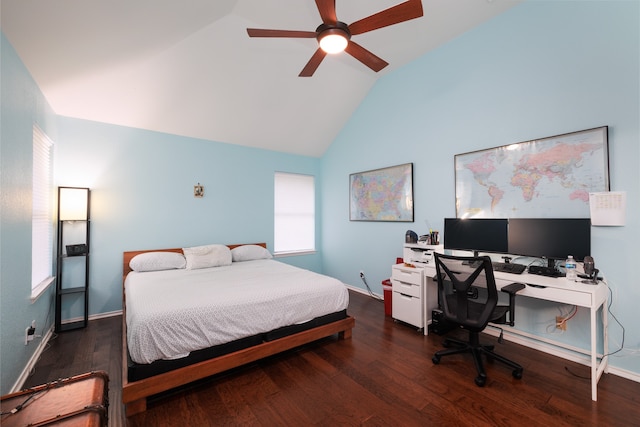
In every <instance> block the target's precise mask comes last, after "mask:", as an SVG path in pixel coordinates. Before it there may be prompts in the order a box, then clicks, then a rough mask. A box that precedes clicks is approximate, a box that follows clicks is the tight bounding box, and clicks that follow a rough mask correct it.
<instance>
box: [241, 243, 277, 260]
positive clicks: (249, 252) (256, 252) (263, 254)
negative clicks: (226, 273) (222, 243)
mask: <svg viewBox="0 0 640 427" xmlns="http://www.w3.org/2000/svg"><path fill="white" fill-rule="evenodd" d="M231 256H232V258H233V262H240V261H252V260H254V259H270V258H273V256H272V255H271V252H269V251H268V250H267V249H265V248H263V247H262V246H258V245H242V246H237V247H235V248H233V249H231Z"/></svg>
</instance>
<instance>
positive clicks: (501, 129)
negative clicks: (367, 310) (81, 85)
mask: <svg viewBox="0 0 640 427" xmlns="http://www.w3.org/2000/svg"><path fill="white" fill-rule="evenodd" d="M639 23H640V15H639V3H638V2H635V1H633V2H632V1H626V2H615V1H607V2H584V1H583V2H557V1H554V2H548V1H533V2H527V3H525V4H522V5H519V6H516V7H515V8H513V9H511V10H509V11H508V12H506V13H505V14H503V15H501V16H498V17H497V18H495V19H493V20H491V21H490V22H488V23H486V24H485V25H482V26H481V27H479V28H477V29H474V30H472V31H470V32H468V33H466V34H464V35H462V36H461V37H459V38H457V39H455V40H453V41H452V42H450V43H448V44H447V45H445V46H443V47H441V48H440V49H438V50H436V51H434V52H431V53H429V54H427V55H424V56H423V57H422V58H420V59H418V60H417V61H415V62H414V63H412V64H410V65H408V66H406V67H404V68H402V69H400V70H398V71H396V72H395V73H392V74H390V75H388V76H386V77H384V78H383V79H381V80H380V81H379V82H378V83H377V84H376V86H375V87H374V88H373V89H372V90H371V91H370V93H369V94H368V96H367V98H366V99H365V101H364V102H363V103H362V104H361V106H360V107H359V109H358V110H357V111H356V113H355V114H354V115H353V116H352V117H351V119H350V121H349V122H348V123H347V125H346V126H345V127H344V129H343V130H342V132H341V133H340V135H339V136H338V137H337V139H336V140H335V141H334V143H333V145H332V146H331V148H330V149H329V151H328V152H327V153H326V154H325V156H324V157H323V162H322V177H323V194H322V200H323V210H322V220H323V227H322V231H323V239H324V245H323V251H322V252H323V263H324V272H325V273H326V274H329V275H333V276H336V277H338V278H340V279H342V280H343V281H344V282H346V283H349V284H352V285H355V286H359V287H364V286H363V285H362V283H361V282H360V279H359V276H358V273H359V271H360V270H361V269H362V270H364V271H365V275H366V277H367V279H368V282H369V285H370V286H372V288H373V289H374V290H375V291H377V292H379V293H381V292H382V289H381V284H380V282H381V281H382V280H383V279H386V278H388V277H389V275H390V268H391V264H392V263H393V262H395V259H396V257H398V256H402V243H403V239H404V233H405V231H406V230H407V229H413V230H415V231H416V232H418V233H419V234H423V233H425V232H426V231H427V229H428V228H429V226H428V225H427V224H429V225H430V226H431V227H433V228H434V229H439V230H442V227H443V218H445V217H452V216H455V214H456V212H455V206H454V194H455V190H454V169H453V157H454V155H455V154H458V153H464V152H469V151H473V150H479V149H485V148H490V147H495V146H499V145H504V144H509V143H515V142H521V141H527V140H531V139H535V138H541V137H546V136H552V135H557V134H561V133H566V132H572V131H578V130H582V129H588V128H593V127H598V126H603V125H608V126H609V142H610V164H611V188H612V190H626V191H627V192H628V208H627V225H626V226H625V227H614V228H603V227H594V228H592V248H593V251H592V252H593V253H592V254H593V256H594V258H595V260H596V264H597V267H598V268H600V269H601V270H602V272H603V273H604V274H605V275H606V277H607V278H608V280H609V284H610V286H611V289H612V292H613V304H612V306H611V310H612V312H613V313H614V314H615V316H616V317H617V318H618V319H619V320H620V322H621V323H622V324H623V325H624V327H625V328H626V336H625V346H626V347H627V348H632V349H636V350H637V349H638V348H639V347H640V326H639V324H638V316H637V305H638V301H640V282H639V281H638V279H637V277H638V269H637V260H638V259H639V258H640V257H639V255H640V253H639V250H638V241H640V218H639V216H638V214H637V213H638V210H639V207H640V206H639V199H640V174H639V172H638V170H639V168H638V164H639V162H638V161H639V160H640V149H639V145H640V144H639V140H640V135H639V114H640V110H639V104H640V98H639V89H640V86H639V76H640V74H639V73H640V67H639V48H640V45H639V35H640V34H639V27H640V25H639ZM406 162H413V163H414V192H415V223H365V222H349V220H348V198H349V188H348V182H349V181H348V176H349V174H350V173H353V172H359V171H364V170H370V169H375V168H380V167H385V166H392V165H395V164H400V163H406ZM520 300H521V301H520V303H519V305H520V306H521V307H520V308H519V310H518V311H519V313H518V317H519V320H518V327H519V328H521V329H524V330H526V331H528V332H533V333H535V334H538V335H541V336H544V337H549V338H553V339H555V338H557V339H560V340H562V341H565V342H567V343H570V344H573V345H577V346H579V347H582V348H588V345H589V326H588V313H586V311H585V310H581V311H580V312H579V314H578V316H577V317H576V318H575V319H574V320H572V321H571V322H570V323H569V328H568V331H567V332H566V333H565V334H564V335H562V336H558V335H557V334H555V328H554V327H553V325H555V323H554V321H555V316H556V315H558V314H559V312H558V308H557V306H556V305H555V304H551V303H548V304H547V303H541V302H537V301H532V300H527V299H526V298H525V299H522V298H521V299H520ZM565 312H566V310H565ZM610 323H611V327H610V334H611V347H612V349H614V350H615V349H617V348H618V346H619V344H620V343H621V342H622V329H621V327H620V326H619V325H617V324H616V323H615V322H614V321H613V319H612V320H610ZM550 324H551V325H552V327H551V331H552V332H554V333H547V332H546V331H547V328H548V327H549V325H550ZM619 356H621V357H619ZM611 363H612V365H615V366H617V367H621V368H623V369H626V370H629V371H631V372H635V373H636V374H640V360H639V358H638V357H637V356H632V354H631V353H630V352H628V351H626V352H621V353H619V354H617V355H616V356H615V357H613V358H612V361H611Z"/></svg>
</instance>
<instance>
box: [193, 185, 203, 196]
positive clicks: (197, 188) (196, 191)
mask: <svg viewBox="0 0 640 427" xmlns="http://www.w3.org/2000/svg"><path fill="white" fill-rule="evenodd" d="M193 197H199V198H201V197H204V186H202V185H200V183H198V185H194V186H193Z"/></svg>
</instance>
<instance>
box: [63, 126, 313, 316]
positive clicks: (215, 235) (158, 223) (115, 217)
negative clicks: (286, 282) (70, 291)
mask: <svg viewBox="0 0 640 427" xmlns="http://www.w3.org/2000/svg"><path fill="white" fill-rule="evenodd" d="M59 135H60V138H59V139H60V141H59V143H58V144H57V146H56V164H55V170H56V181H57V182H56V184H57V185H69V186H86V187H90V188H91V253H92V255H91V275H90V286H91V292H90V294H89V312H90V314H96V313H105V312H110V311H114V310H120V309H121V301H122V295H121V286H122V252H124V251H129V250H138V249H152V248H172V247H184V246H194V245H202V244H208V243H251V242H267V246H268V247H269V248H273V177H274V172H275V171H285V172H294V173H304V174H309V175H318V173H319V167H320V160H319V159H317V158H311V157H303V156H295V155H289V154H283V153H277V152H273V151H266V150H258V149H254V148H247V147H240V146H235V145H230V144H222V143H216V142H211V141H202V140H197V139H192V138H185V137H181V136H175V135H168V134H163V133H157V132H150V131H146V130H139V129H132V128H127V127H120V126H113V125H107V124H102V123H96V122H90V121H85V120H78V119H72V118H65V117H62V118H60V121H59ZM317 181H318V187H319V184H320V182H319V181H320V180H319V179H318V180H317ZM198 183H199V184H201V185H203V186H204V192H205V193H204V194H205V195H204V197H203V198H195V197H194V196H193V186H194V185H197V184H198ZM317 204H318V206H321V204H320V200H319V199H318V203H317ZM318 209H319V208H318ZM320 258H321V257H320V255H319V254H316V255H307V256H296V257H288V258H281V260H282V261H284V262H287V263H291V264H295V265H298V266H301V267H304V268H308V269H311V270H315V271H320V270H321V269H322V266H321V264H320ZM73 316H74V312H73V311H70V312H69V313H64V315H63V318H65V317H73Z"/></svg>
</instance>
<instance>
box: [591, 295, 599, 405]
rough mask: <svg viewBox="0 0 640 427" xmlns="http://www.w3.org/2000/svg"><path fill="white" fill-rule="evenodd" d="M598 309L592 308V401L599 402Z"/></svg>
mask: <svg viewBox="0 0 640 427" xmlns="http://www.w3.org/2000/svg"><path fill="white" fill-rule="evenodd" d="M597 317H598V308H597V307H591V400H594V401H596V400H598V340H597V339H596V337H597V336H598V330H597V327H596V318H597Z"/></svg>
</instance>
